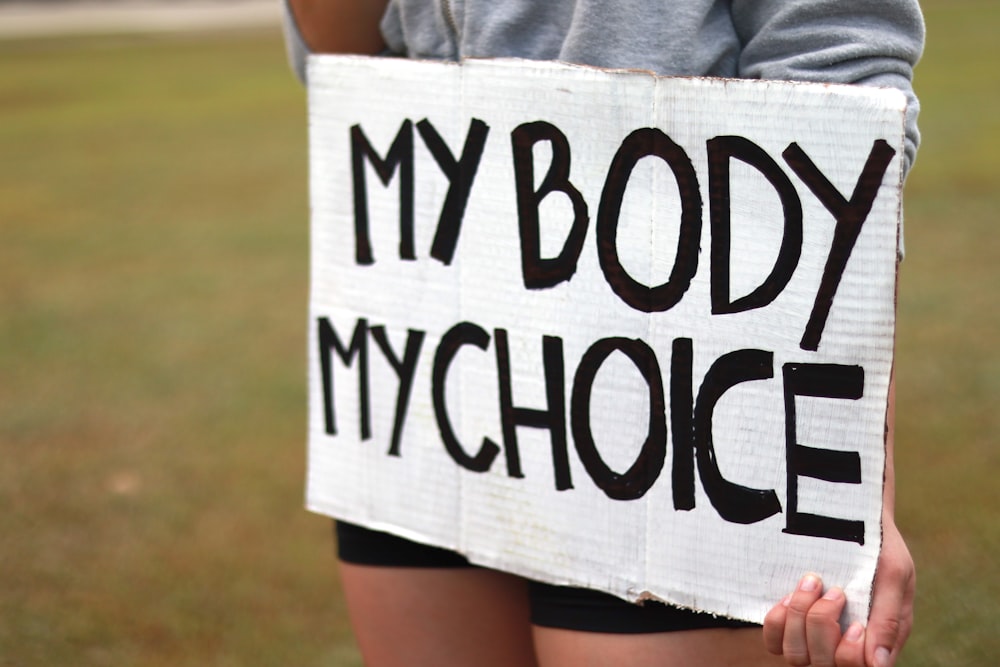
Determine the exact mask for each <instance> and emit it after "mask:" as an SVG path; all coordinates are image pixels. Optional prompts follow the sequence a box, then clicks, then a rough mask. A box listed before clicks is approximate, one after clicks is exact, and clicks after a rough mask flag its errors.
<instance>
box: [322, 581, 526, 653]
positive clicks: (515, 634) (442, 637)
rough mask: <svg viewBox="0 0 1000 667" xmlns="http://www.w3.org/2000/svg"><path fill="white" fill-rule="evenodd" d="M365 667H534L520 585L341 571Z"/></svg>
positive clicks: (352, 623)
mask: <svg viewBox="0 0 1000 667" xmlns="http://www.w3.org/2000/svg"><path fill="white" fill-rule="evenodd" d="M340 572H341V578H342V581H343V588H344V595H345V596H346V598H347V605H348V609H349V610H350V615H351V625H352V627H353V629H354V635H355V637H356V638H357V641H358V645H359V647H360V648H361V654H362V656H364V659H365V664H366V665H367V666H368V667H452V666H454V667H467V666H468V665H476V666H477V667H520V666H522V665H523V666H524V667H534V665H535V664H536V662H535V656H534V649H533V647H532V637H531V625H530V622H529V611H528V596H527V587H526V585H525V582H524V581H523V580H521V579H519V578H517V577H513V576H511V575H507V574H503V573H500V572H494V571H491V570H484V569H478V568H468V569H465V568H401V567H381V566H378V567H377V566H368V565H354V564H349V563H341V564H340Z"/></svg>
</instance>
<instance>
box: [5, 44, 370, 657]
mask: <svg viewBox="0 0 1000 667" xmlns="http://www.w3.org/2000/svg"><path fill="white" fill-rule="evenodd" d="M304 113H305V111H304V97H303V93H302V90H301V88H300V87H299V86H298V84H297V82H295V81H294V79H293V77H292V76H291V75H290V73H289V71H288V69H287V67H286V65H285V61H284V53H283V47H282V44H281V41H280V35H278V34H263V33H255V34H247V33H243V34H239V35H235V34H234V35H220V36H218V37H217V38H212V39H206V38H200V39H185V38H180V37H172V38H161V39H154V38H114V39H96V38H94V39H81V40H68V41H67V40H61V41H58V42H56V41H50V42H9V43H0V155H2V156H3V159H2V160H0V312H2V313H3V315H2V319H0V378H2V380H0V453H2V457H3V458H2V464H0V508H3V511H2V512H0V535H3V536H4V537H3V543H2V547H0V582H2V590H3V594H2V595H0V664H3V665H8V664H10V665H140V664H141V665H172V666H176V665H321V664H322V665H352V664H358V661H357V660H356V654H355V650H354V648H353V640H352V639H351V638H350V633H349V630H348V628H347V627H346V621H345V617H344V614H343V609H342V603H341V601H340V596H339V593H338V590H337V583H336V578H335V573H334V570H333V559H332V556H331V555H330V554H331V544H330V531H329V523H328V521H326V520H323V519H321V518H319V517H316V516H312V515H310V514H308V513H307V512H305V511H304V510H303V509H302V496H303V481H302V480H303V475H304V466H305V464H304V451H305V450H304V432H305V415H304V402H305V391H304V386H303V377H304V352H305V350H304V341H305V338H304V336H305V334H304V324H305V306H306V289H307V275H306V270H307V268H306V267H307V242H308V240H307V224H306V221H307V213H306V191H305V187H306V185H305V184H306V164H305V122H304ZM8 661H10V662H8Z"/></svg>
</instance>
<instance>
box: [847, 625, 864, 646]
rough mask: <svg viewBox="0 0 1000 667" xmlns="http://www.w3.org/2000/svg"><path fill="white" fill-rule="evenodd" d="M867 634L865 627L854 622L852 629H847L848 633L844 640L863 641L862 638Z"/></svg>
mask: <svg viewBox="0 0 1000 667" xmlns="http://www.w3.org/2000/svg"><path fill="white" fill-rule="evenodd" d="M864 633H865V627H864V626H863V625H861V624H860V623H858V622H857V621H854V622H853V623H851V625H850V627H848V628H847V632H845V633H844V639H846V640H847V641H849V642H857V641H860V640H861V636H862V635H863V634H864Z"/></svg>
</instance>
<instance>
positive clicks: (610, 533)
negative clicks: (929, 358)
mask: <svg viewBox="0 0 1000 667" xmlns="http://www.w3.org/2000/svg"><path fill="white" fill-rule="evenodd" d="M309 67H310V69H309V99H310V102H309V118H310V148H311V193H312V195H311V197H312V239H313V245H312V295H311V304H310V319H309V331H310V341H309V354H310V357H309V393H310V422H309V433H310V441H309V479H308V505H309V507H310V508H311V509H313V510H315V511H318V512H321V513H324V514H329V515H331V516H335V517H340V518H344V519H348V520H350V521H353V522H358V523H362V524H365V525H368V526H372V527H375V528H379V529H384V530H388V531H391V532H394V533H397V534H400V535H403V536H405V537H409V538H411V539H414V540H417V541H420V542H426V543H430V544H435V545H440V546H444V547H448V548H452V549H457V550H458V551H460V552H462V553H464V554H466V555H468V556H469V558H470V559H472V560H473V561H475V562H477V563H481V564H484V565H488V566H491V567H496V568H499V569H503V570H508V571H511V572H515V573H520V574H523V575H526V576H529V577H533V578H536V579H541V580H546V581H550V582H555V583H565V584H573V585H578V586H585V587H593V588H599V589H603V590H606V591H609V592H611V593H614V594H616V595H619V596H621V597H625V598H629V599H637V598H640V597H649V596H653V597H656V598H660V599H663V600H667V601H669V602H673V603H676V604H680V605H685V606H690V607H694V608H697V609H702V610H705V611H709V612H712V613H716V614H722V615H726V616H731V617H736V618H742V619H748V620H752V621H758V622H759V621H761V620H762V619H763V616H764V614H765V613H766V611H767V610H768V609H769V608H770V607H771V606H772V605H773V604H774V603H775V602H777V601H778V600H779V599H780V598H781V597H782V596H783V595H784V594H785V593H786V592H787V591H789V590H791V588H792V587H793V586H794V584H795V582H796V581H797V579H798V578H799V576H800V575H801V574H803V573H804V572H806V571H814V572H817V573H819V574H821V575H822V576H823V578H824V581H826V582H828V583H830V584H838V585H841V586H843V587H844V589H845V591H846V592H847V596H848V599H849V609H848V612H847V614H846V616H847V617H848V618H865V617H866V616H867V608H868V604H869V597H870V589H871V583H872V579H873V576H874V570H875V563H876V559H877V556H878V551H879V547H880V542H881V536H880V513H881V496H882V476H883V466H884V442H883V434H884V423H885V409H886V401H887V393H888V383H889V375H890V370H891V366H892V355H893V328H894V291H895V280H896V244H897V228H898V223H899V214H900V183H901V180H902V178H901V168H902V167H901V165H902V159H901V156H902V133H903V105H904V101H903V98H902V96H901V95H899V94H897V93H895V92H892V91H884V90H874V89H862V88H850V87H834V86H821V85H812V84H792V83H780V82H748V81H722V80H708V79H671V78H657V77H654V76H651V75H649V74H646V73H641V72H610V71H602V70H598V69H593V68H586V67H572V66H566V65H561V64H554V63H539V62H527V61H488V60H483V61H467V62H465V63H463V64H461V65H459V64H444V63H431V62H415V61H406V60H399V59H377V58H361V57H333V56H324V57H314V58H313V59H312V60H311V62H310V65H309ZM352 128H353V129H352ZM394 146H395V148H394V149H393V148H392V147H394ZM379 165H381V166H379ZM553 165H558V166H553ZM411 167H412V171H411ZM380 169H381V172H382V173H379V171H380ZM560 170H561V171H560ZM410 193H412V212H407V211H408V209H409V204H408V203H407V201H408V200H409V199H410ZM443 207H446V208H448V210H449V213H448V214H447V215H445V216H442V214H441V212H442V208H443ZM411 219H412V235H411V234H410V232H409V231H408V229H409V227H410V223H409V220H411ZM574 221H575V222H574ZM797 221H800V224H799V222H797ZM449 225H450V226H449ZM859 225H860V232H858V229H859V227H858V226H859ZM799 229H800V230H801V232H799V231H798V230H799ZM449 230H451V231H449ZM456 230H457V235H456ZM574 230H575V233H576V234H577V237H576V241H568V240H567V239H568V238H569V237H571V236H573V234H572V232H574ZM536 234H537V241H532V238H533V236H534V235H536ZM727 234H728V236H729V238H728V241H727V240H726V235H727ZM799 234H800V235H801V236H800V237H799ZM449 241H453V243H449ZM534 244H537V248H535V249H532V248H533V245H534ZM561 253H562V254H561ZM560 256H561V260H559V261H556V258H557V257H560ZM743 297H746V298H743ZM831 298H832V300H831ZM823 304H826V306H825V307H824V305H823ZM826 311H828V314H826V315H825V316H823V313H824V312H826ZM352 344H353V347H352ZM338 345H339V346H340V348H339V349H338V347H337V346H338ZM408 345H409V347H408ZM408 349H409V355H408V354H407V350H408ZM401 387H402V391H401ZM503 405H506V406H507V409H506V412H505V411H504V410H503V409H502V406H503ZM504 415H506V416H504ZM504 419H506V420H507V425H508V428H507V429H506V433H505V429H504V428H503V423H504ZM562 433H564V437H565V441H564V442H563V441H562V437H563V436H562V435H561V434H562ZM394 434H395V437H394ZM484 439H488V440H484ZM814 517H819V519H815V518H814Z"/></svg>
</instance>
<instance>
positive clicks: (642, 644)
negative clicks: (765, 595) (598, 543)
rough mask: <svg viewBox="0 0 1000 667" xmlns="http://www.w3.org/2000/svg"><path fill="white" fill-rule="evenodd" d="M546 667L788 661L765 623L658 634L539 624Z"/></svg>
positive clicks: (721, 666)
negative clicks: (768, 645)
mask: <svg viewBox="0 0 1000 667" xmlns="http://www.w3.org/2000/svg"><path fill="white" fill-rule="evenodd" d="M534 637H535V651H536V655H537V657H538V664H539V665H540V666H541V667H563V666H566V667H569V666H570V665H572V666H573V667H620V665H628V666H629V667H668V666H670V667H672V666H675V665H676V666H677V667H688V666H689V665H711V666H712V667H765V666H768V667H769V666H772V665H775V666H777V665H785V663H784V661H783V660H782V659H781V658H780V657H777V656H773V655H771V654H769V653H768V652H767V651H766V650H765V648H764V642H763V639H762V636H761V630H760V629H759V628H740V629H729V628H713V629H708V630H684V631H680V632H659V633H653V634H641V635H629V634H605V633H599V632H577V631H574V630H561V629H556V628H541V627H535V628H534Z"/></svg>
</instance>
